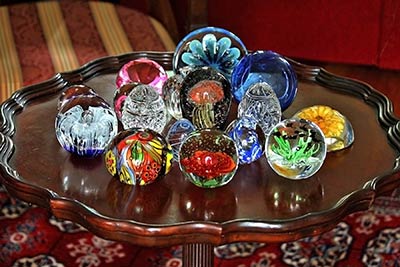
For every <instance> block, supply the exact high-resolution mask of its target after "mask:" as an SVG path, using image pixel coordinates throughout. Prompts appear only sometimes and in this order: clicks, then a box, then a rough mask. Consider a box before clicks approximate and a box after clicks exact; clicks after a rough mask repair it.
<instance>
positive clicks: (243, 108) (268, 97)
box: [238, 83, 282, 135]
mask: <svg viewBox="0 0 400 267" xmlns="http://www.w3.org/2000/svg"><path fill="white" fill-rule="evenodd" d="M281 116H282V110H281V106H280V104H279V100H278V98H277V97H276V94H275V92H274V90H272V88H271V86H269V85H268V84H267V83H255V84H253V85H251V86H250V88H249V89H248V90H247V91H246V94H245V95H244V97H243V99H242V101H240V103H239V106H238V117H251V118H253V119H255V120H256V121H257V123H258V125H259V126H260V127H261V129H262V130H263V131H264V134H265V135H267V134H268V132H269V131H270V129H271V128H272V127H273V126H275V125H276V124H277V123H278V122H280V121H281Z"/></svg>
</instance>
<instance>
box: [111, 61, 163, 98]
mask: <svg viewBox="0 0 400 267" xmlns="http://www.w3.org/2000/svg"><path fill="white" fill-rule="evenodd" d="M167 79H168V76H167V73H166V72H165V70H164V68H163V67H162V66H161V65H160V64H158V63H157V62H155V61H154V60H151V59H148V58H139V59H135V60H132V61H129V62H128V63H126V64H125V65H123V66H122V68H121V69H120V70H119V72H118V75H117V80H116V84H117V88H120V87H121V86H122V85H124V84H127V83H131V82H139V83H143V84H148V85H151V86H154V87H155V88H156V91H157V93H158V94H160V95H161V93H162V86H163V84H164V82H165V81H166V80H167Z"/></svg>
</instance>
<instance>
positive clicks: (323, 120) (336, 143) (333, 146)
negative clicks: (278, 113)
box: [293, 105, 354, 152]
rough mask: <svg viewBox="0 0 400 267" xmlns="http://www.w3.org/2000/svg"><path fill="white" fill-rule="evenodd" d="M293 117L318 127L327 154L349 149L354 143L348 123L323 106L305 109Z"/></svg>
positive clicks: (344, 118) (351, 129)
mask: <svg viewBox="0 0 400 267" xmlns="http://www.w3.org/2000/svg"><path fill="white" fill-rule="evenodd" d="M293 117H295V118H301V119H306V120H309V121H312V122H314V123H315V124H317V125H318V126H319V128H320V129H321V130H322V132H323V133H324V135H325V142H326V144H327V148H328V152H330V151H336V150H341V149H344V148H347V147H349V146H350V145H351V144H353V142H354V130H353V127H352V125H351V123H350V121H349V120H348V119H347V118H346V117H345V116H344V115H343V114H341V113H340V112H339V111H337V110H335V109H333V108H331V107H329V106H325V105H315V106H311V107H306V108H303V109H301V110H300V111H298V112H297V113H296V114H295V115H294V116H293Z"/></svg>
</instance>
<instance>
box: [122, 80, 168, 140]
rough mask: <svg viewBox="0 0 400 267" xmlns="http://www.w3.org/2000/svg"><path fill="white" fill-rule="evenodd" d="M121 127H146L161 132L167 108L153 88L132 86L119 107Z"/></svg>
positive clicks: (149, 86)
mask: <svg viewBox="0 0 400 267" xmlns="http://www.w3.org/2000/svg"><path fill="white" fill-rule="evenodd" d="M121 123H122V126H123V128H124V129H125V130H126V129H129V128H148V129H151V130H154V131H156V132H158V133H161V132H162V130H163V129H164V127H165V124H166V123H167V110H166V108H165V104H164V101H163V100H162V98H161V96H160V95H159V94H158V93H157V92H156V90H155V88H154V87H153V86H151V85H147V84H139V85H137V86H135V87H134V88H132V90H131V91H130V92H129V93H128V95H127V97H126V98H125V100H124V102H123V105H122V109H121Z"/></svg>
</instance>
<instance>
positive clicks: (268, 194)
mask: <svg viewBox="0 0 400 267" xmlns="http://www.w3.org/2000/svg"><path fill="white" fill-rule="evenodd" d="M323 195H324V188H323V186H322V184H321V182H320V180H319V179H318V177H317V176H312V177H310V178H309V179H305V180H289V179H284V178H282V177H278V176H271V177H270V179H268V180H267V183H266V185H265V201H266V206H267V208H268V209H269V210H270V211H271V212H272V213H273V214H280V215H281V216H283V217H285V218H293V217H295V216H298V215H303V214H306V213H307V212H311V211H313V210H317V208H318V207H319V205H320V203H321V200H322V198H323ZM282 219H283V218H282Z"/></svg>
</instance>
